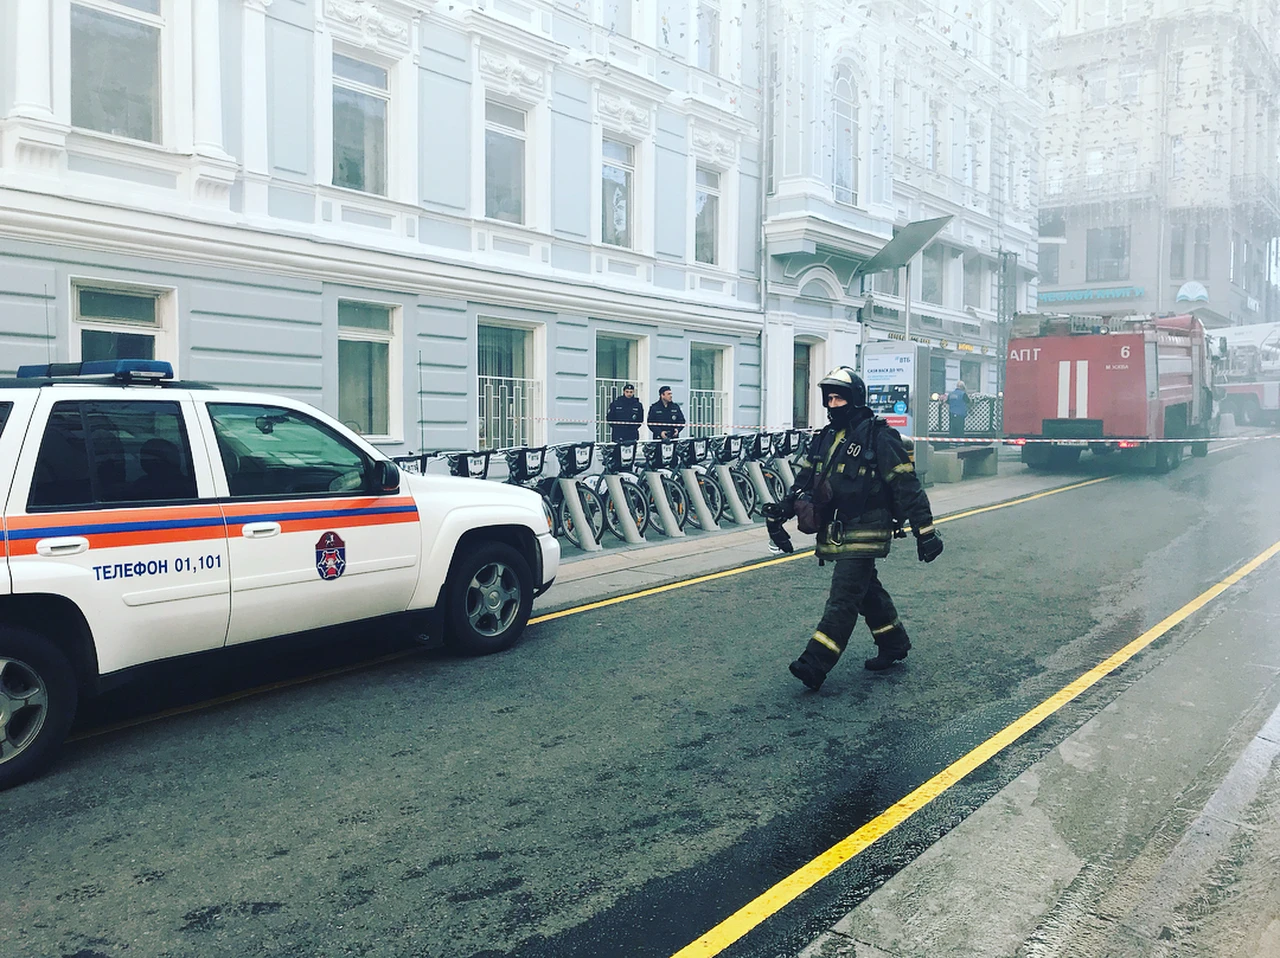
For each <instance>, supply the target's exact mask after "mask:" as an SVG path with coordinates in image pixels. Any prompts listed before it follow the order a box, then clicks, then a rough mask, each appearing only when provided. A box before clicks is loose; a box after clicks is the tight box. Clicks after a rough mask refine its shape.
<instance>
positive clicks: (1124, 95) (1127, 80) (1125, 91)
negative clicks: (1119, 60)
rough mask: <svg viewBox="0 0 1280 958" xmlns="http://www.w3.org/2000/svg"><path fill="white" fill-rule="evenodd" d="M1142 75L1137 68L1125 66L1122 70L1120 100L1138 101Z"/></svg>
mask: <svg viewBox="0 0 1280 958" xmlns="http://www.w3.org/2000/svg"><path fill="white" fill-rule="evenodd" d="M1141 80H1142V73H1141V71H1139V69H1138V68H1137V67H1136V66H1125V67H1121V69H1120V98H1121V99H1122V100H1128V101H1133V100H1136V99H1138V90H1139V85H1140V83H1141Z"/></svg>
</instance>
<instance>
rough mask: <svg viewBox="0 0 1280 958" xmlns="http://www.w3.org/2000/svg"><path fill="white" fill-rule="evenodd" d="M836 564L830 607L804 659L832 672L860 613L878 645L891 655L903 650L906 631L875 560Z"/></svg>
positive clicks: (851, 559)
mask: <svg viewBox="0 0 1280 958" xmlns="http://www.w3.org/2000/svg"><path fill="white" fill-rule="evenodd" d="M834 564H835V571H834V572H832V573H831V593H830V595H828V596H827V606H826V608H825V609H824V610H823V612H822V619H821V621H819V622H818V628H817V629H816V630H815V631H814V633H813V638H811V639H810V640H809V644H808V645H807V646H806V647H805V650H804V654H803V655H802V656H801V658H802V659H807V660H808V661H810V662H812V663H813V664H814V665H816V666H817V667H818V668H820V669H822V671H823V672H830V671H831V668H832V667H833V666H834V665H835V664H836V662H838V661H839V660H840V655H841V654H842V653H843V652H844V650H845V646H847V645H848V644H849V637H850V636H851V635H853V628H854V626H855V625H857V624H858V615H859V613H861V615H862V617H863V618H864V619H866V620H867V626H868V628H870V629H871V635H872V638H874V639H875V643H876V645H877V646H879V647H880V648H881V649H884V650H886V651H890V652H893V651H896V650H899V649H902V648H904V647H905V646H906V645H907V642H908V639H907V630H906V629H904V628H903V627H902V623H901V622H900V621H898V610H897V609H896V608H894V605H893V599H892V598H891V597H890V596H889V593H888V592H886V591H885V588H884V586H883V585H881V584H880V576H879V575H877V574H876V560H875V559H872V558H862V557H849V558H845V559H837V560H836V561H835V563H834Z"/></svg>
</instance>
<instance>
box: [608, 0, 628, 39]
mask: <svg viewBox="0 0 1280 958" xmlns="http://www.w3.org/2000/svg"><path fill="white" fill-rule="evenodd" d="M604 27H605V29H606V30H608V31H609V32H610V33H616V34H617V35H618V36H620V37H629V36H631V0H604Z"/></svg>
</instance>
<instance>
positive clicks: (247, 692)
mask: <svg viewBox="0 0 1280 958" xmlns="http://www.w3.org/2000/svg"><path fill="white" fill-rule="evenodd" d="M1110 478H1111V477H1110V476H1106V477H1104V478H1103V479H1090V480H1088V481H1087V482H1078V483H1075V484H1073V485H1070V486H1061V487H1059V488H1057V489H1050V490H1047V491H1046V492H1038V493H1035V494H1034V495H1031V496H1026V497H1023V498H1021V499H1010V500H1009V501H1008V502H1002V503H997V504H996V505H994V506H986V507H984V508H982V509H973V510H970V511H968V512H961V513H957V514H955V515H950V516H944V517H943V518H941V519H938V520H936V522H939V523H941V522H951V521H953V520H955V519H963V518H965V517H966V516H976V515H978V513H980V512H990V511H991V510H993V509H1007V508H1009V507H1010V506H1016V505H1020V504H1021V503H1024V502H1030V501H1031V500H1033V499H1040V498H1043V497H1044V496H1051V495H1054V494H1055V493H1059V492H1069V491H1070V490H1072V489H1079V488H1081V487H1083V486H1091V485H1093V484H1094V483H1095V482H1104V481H1105V480H1106V479H1110ZM811 555H813V550H812V549H806V550H804V551H802V552H793V553H792V554H791V555H785V556H779V557H778V558H776V559H766V560H765V561H763V562H753V563H752V564H751V565H746V566H739V567H738V568H736V569H726V570H725V571H723V572H713V573H710V574H708V575H700V576H696V577H695V578H692V579H681V580H680V581H679V582H668V583H666V584H665V585H659V586H654V587H653V588H651V589H644V590H642V591H640V592H629V593H627V594H626V595H619V596H614V597H613V598H612V599H602V600H601V601H599V602H589V603H587V604H586V605H579V606H574V607H573V608H570V609H561V610H560V611H559V612H548V613H546V614H545V615H537V616H534V617H533V618H531V619H530V620H529V625H537V624H538V623H539V622H551V621H553V620H555V619H563V618H565V617H567V616H570V615H578V614H579V613H582V612H591V611H592V610H594V609H604V608H607V607H609V606H611V605H618V604H620V603H622V602H630V601H632V600H633V599H643V598H646V597H648V596H651V595H661V594H662V593H664V592H671V591H673V590H675V589H685V588H688V587H689V586H693V585H700V584H702V583H703V582H714V581H715V580H716V579H726V578H728V577H729V576H734V575H742V574H743V573H744V572H754V571H755V570H756V569H763V568H766V567H768V566H774V565H780V564H781V563H783V562H794V561H795V560H796V559H803V558H805V557H806V556H811ZM417 651H418V650H417V649H408V650H406V651H403V652H392V653H391V654H389V655H384V656H381V657H380V658H377V659H373V660H372V661H369V662H360V663H358V664H356V665H344V666H338V667H337V668H332V669H327V670H326V671H324V672H317V673H315V674H314V675H303V676H299V677H298V678H296V679H284V680H282V681H280V682H272V683H270V684H268V685H257V686H254V687H253V688H251V689H244V690H243V691H240V692H232V693H230V694H228V695H220V696H218V697H217V698H214V699H208V700H206V701H203V702H195V703H192V704H191V705H182V706H179V707H177V708H172V709H166V710H165V711H163V712H157V713H155V714H154V715H144V716H139V717H138V718H136V719H127V720H126V721H123V722H116V723H114V724H112V725H103V726H101V727H98V728H92V729H88V730H86V731H84V732H81V733H80V734H78V735H76V736H74V737H72V738H69V739H67V741H68V742H81V741H84V740H85V739H89V738H95V737H97V736H99V735H106V734H107V733H109V732H118V731H121V730H122V729H127V728H135V727H137V726H139V725H147V724H149V723H151V722H158V721H160V720H161V719H166V718H173V717H174V716H177V715H186V714H188V713H191V712H199V711H202V710H204V709H207V708H212V707H214V706H217V705H225V704H226V703H228V702H235V701H237V700H239V699H245V698H250V697H252V696H254V695H260V694H262V693H265V692H274V691H277V690H279V689H287V688H290V687H292V686H295V685H305V684H307V683H308V682H315V681H318V680H320V679H326V678H329V677H331V676H334V675H343V674H345V673H349V672H357V671H360V670H362V669H367V668H370V667H371V666H375V665H380V664H382V663H384V662H392V661H395V660H396V659H402V658H406V657H407V656H410V655H414V654H416V653H417Z"/></svg>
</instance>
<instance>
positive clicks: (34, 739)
mask: <svg viewBox="0 0 1280 958" xmlns="http://www.w3.org/2000/svg"><path fill="white" fill-rule="evenodd" d="M78 700H79V690H78V688H77V686H76V676H75V671H74V670H73V669H72V668H71V663H70V662H68V661H67V657H66V656H65V655H63V654H62V651H61V650H60V649H59V648H58V647H57V646H56V645H54V644H53V643H52V642H50V641H49V640H48V639H46V638H45V637H44V636H42V635H39V634H37V633H35V632H31V631H28V630H27V629H20V628H16V627H13V626H3V627H0V789H6V788H10V787H12V786H14V785H17V784H19V783H21V782H25V781H27V780H28V779H30V778H34V777H35V776H36V775H39V774H40V773H41V772H43V771H44V770H45V769H46V768H48V767H49V765H51V764H52V763H53V760H54V758H55V757H56V756H57V753H58V750H59V749H60V748H61V747H62V742H63V739H65V738H66V737H67V732H68V731H69V730H70V729H71V723H72V721H73V720H74V719H75V717H76V706H77V704H78Z"/></svg>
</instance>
